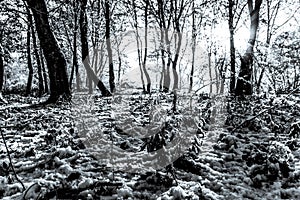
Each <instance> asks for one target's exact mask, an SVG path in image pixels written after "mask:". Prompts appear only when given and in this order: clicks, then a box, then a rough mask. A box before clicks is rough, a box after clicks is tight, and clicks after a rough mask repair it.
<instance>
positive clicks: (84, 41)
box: [79, 0, 97, 94]
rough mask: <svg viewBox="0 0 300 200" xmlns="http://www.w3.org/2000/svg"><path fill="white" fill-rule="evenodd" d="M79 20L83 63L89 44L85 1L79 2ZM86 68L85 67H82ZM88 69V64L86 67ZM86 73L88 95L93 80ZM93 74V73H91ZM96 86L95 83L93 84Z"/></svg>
mask: <svg viewBox="0 0 300 200" xmlns="http://www.w3.org/2000/svg"><path fill="white" fill-rule="evenodd" d="M80 3H81V4H80V18H79V24H80V39H81V57H82V58H81V59H82V62H85V60H88V61H89V44H88V39H87V37H88V36H87V33H88V21H87V15H86V5H87V0H81V1H80ZM84 66H85V67H87V66H86V65H84ZM88 66H89V67H90V64H89V65H88ZM88 71H89V72H93V70H87V72H88ZM89 72H88V73H87V77H88V87H89V93H90V94H92V93H93V82H92V80H93V78H92V75H91V74H90V73H89ZM93 73H94V72H93ZM95 84H96V85H97V83H95Z"/></svg>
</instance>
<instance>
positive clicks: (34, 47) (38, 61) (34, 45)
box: [29, 21, 45, 97]
mask: <svg viewBox="0 0 300 200" xmlns="http://www.w3.org/2000/svg"><path fill="white" fill-rule="evenodd" d="M29 23H30V24H33V23H32V21H30V22H29ZM31 30H32V43H33V52H34V56H35V60H36V64H37V68H38V80H39V92H38V96H39V97H41V96H42V94H43V93H44V90H45V89H44V82H43V74H42V66H41V60H40V55H39V52H38V47H37V43H36V37H35V31H34V28H33V26H31Z"/></svg>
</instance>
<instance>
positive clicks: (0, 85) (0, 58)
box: [0, 44, 4, 93]
mask: <svg viewBox="0 0 300 200" xmlns="http://www.w3.org/2000/svg"><path fill="white" fill-rule="evenodd" d="M2 54H3V50H2V47H1V44H0V93H1V92H2V89H3V82H4V78H3V76H4V63H3V55H2Z"/></svg>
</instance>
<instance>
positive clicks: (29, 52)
mask: <svg viewBox="0 0 300 200" xmlns="http://www.w3.org/2000/svg"><path fill="white" fill-rule="evenodd" d="M27 12H28V28H27V65H28V71H29V74H28V80H27V86H26V95H29V94H30V92H31V85H32V78H33V67H32V61H31V42H30V38H31V33H30V31H31V25H32V24H30V22H32V20H31V19H32V16H31V14H30V10H29V9H28V10H27Z"/></svg>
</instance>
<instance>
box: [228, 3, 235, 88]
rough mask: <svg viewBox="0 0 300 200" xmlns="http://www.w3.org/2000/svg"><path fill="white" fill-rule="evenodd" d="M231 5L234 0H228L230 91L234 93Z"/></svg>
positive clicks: (233, 47) (232, 16) (232, 15)
mask: <svg viewBox="0 0 300 200" xmlns="http://www.w3.org/2000/svg"><path fill="white" fill-rule="evenodd" d="M233 6H234V0H229V6H228V8H229V20H228V25H229V33H230V93H234V89H235V82H236V80H235V45H234V29H235V28H234V24H233V18H234V14H233Z"/></svg>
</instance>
